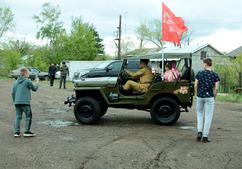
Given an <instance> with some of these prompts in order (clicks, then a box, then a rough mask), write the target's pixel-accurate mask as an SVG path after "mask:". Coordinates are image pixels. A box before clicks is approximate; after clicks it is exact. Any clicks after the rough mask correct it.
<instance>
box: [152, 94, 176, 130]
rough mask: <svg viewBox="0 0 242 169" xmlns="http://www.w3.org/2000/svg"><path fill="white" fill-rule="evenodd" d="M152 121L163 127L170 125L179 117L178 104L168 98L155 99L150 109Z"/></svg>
mask: <svg viewBox="0 0 242 169" xmlns="http://www.w3.org/2000/svg"><path fill="white" fill-rule="evenodd" d="M150 115H151V117H152V119H153V120H154V121H155V122H156V123H158V124H163V125H171V124H173V123H175V122H176V121H177V120H178V119H179V117H180V108H179V104H178V103H177V102H176V101H175V100H174V99H172V98H170V97H161V98H158V99H156V100H155V101H154V102H153V103H152V105H151V109H150Z"/></svg>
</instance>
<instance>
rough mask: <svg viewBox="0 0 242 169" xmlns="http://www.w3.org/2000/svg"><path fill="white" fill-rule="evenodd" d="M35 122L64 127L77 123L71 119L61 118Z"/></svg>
mask: <svg viewBox="0 0 242 169" xmlns="http://www.w3.org/2000/svg"><path fill="white" fill-rule="evenodd" d="M37 124H42V125H49V126H52V127H66V126H76V125H79V124H78V123H74V122H71V121H61V120H54V121H53V120H46V121H41V122H38V123H37Z"/></svg>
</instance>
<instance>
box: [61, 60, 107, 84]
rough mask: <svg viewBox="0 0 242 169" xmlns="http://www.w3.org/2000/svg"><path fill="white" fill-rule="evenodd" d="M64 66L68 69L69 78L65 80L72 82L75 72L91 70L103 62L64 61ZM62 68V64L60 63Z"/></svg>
mask: <svg viewBox="0 0 242 169" xmlns="http://www.w3.org/2000/svg"><path fill="white" fill-rule="evenodd" d="M65 62H66V66H68V68H69V78H67V79H66V80H72V77H73V75H74V72H75V71H77V70H83V69H91V68H94V67H95V66H96V65H98V64H100V63H102V62H103V61H65ZM60 65H61V66H62V62H61V63H60Z"/></svg>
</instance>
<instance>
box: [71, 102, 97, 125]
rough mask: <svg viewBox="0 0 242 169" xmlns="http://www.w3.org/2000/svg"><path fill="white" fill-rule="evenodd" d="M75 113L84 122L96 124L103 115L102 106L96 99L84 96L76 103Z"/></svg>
mask: <svg viewBox="0 0 242 169" xmlns="http://www.w3.org/2000/svg"><path fill="white" fill-rule="evenodd" d="M74 115H75V118H76V119H77V120H78V121H79V122H80V123H82V124H95V123H96V122H97V121H98V120H99V118H100V116H101V107H100V105H99V103H98V102H97V100H96V99H94V98H92V97H82V98H80V99H78V100H77V102H76V104H75V107H74Z"/></svg>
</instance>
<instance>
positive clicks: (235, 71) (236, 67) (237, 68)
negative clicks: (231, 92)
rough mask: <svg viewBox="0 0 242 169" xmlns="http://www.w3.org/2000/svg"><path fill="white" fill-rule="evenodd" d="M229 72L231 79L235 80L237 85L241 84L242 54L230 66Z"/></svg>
mask: <svg viewBox="0 0 242 169" xmlns="http://www.w3.org/2000/svg"><path fill="white" fill-rule="evenodd" d="M229 72H230V75H231V77H232V78H233V79H234V81H233V82H234V83H235V84H237V85H238V84H239V72H241V73H242V53H241V54H240V55H239V56H237V57H236V58H235V59H232V60H231V64H230V66H229Z"/></svg>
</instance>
